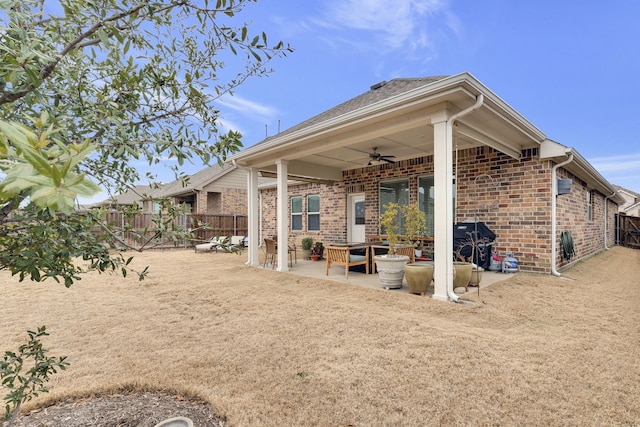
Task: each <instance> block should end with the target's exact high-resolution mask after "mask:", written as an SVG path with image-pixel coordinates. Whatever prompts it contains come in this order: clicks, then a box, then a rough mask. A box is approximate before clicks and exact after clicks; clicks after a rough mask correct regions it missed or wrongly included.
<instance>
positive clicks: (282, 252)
mask: <svg viewBox="0 0 640 427" xmlns="http://www.w3.org/2000/svg"><path fill="white" fill-rule="evenodd" d="M288 165H289V162H288V161H286V160H282V159H280V160H278V161H277V162H276V166H277V178H276V180H277V183H278V189H277V197H278V201H277V206H276V217H277V221H276V224H277V227H278V229H277V235H278V271H289V263H288V261H287V260H288V256H289V251H288V248H289V245H288V244H287V242H288V241H289V232H288V228H289V227H288V224H289V221H288V219H289V217H288V211H287V201H288V200H287V197H288V192H287V175H288V168H287V166H288Z"/></svg>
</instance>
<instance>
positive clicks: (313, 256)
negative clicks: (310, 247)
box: [311, 254, 320, 261]
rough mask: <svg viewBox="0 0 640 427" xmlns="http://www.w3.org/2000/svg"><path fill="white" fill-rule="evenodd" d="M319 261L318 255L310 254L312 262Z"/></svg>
mask: <svg viewBox="0 0 640 427" xmlns="http://www.w3.org/2000/svg"><path fill="white" fill-rule="evenodd" d="M319 259H320V255H317V254H312V255H311V260H312V261H318V260H319Z"/></svg>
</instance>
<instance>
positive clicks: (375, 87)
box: [371, 80, 387, 90]
mask: <svg viewBox="0 0 640 427" xmlns="http://www.w3.org/2000/svg"><path fill="white" fill-rule="evenodd" d="M386 84H387V81H386V80H383V81H381V82H380V83H376V84H374V85H373V86H371V90H376V89H380V88H381V87H382V86H384V85H386Z"/></svg>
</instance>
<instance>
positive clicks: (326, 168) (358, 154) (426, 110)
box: [233, 73, 545, 180]
mask: <svg viewBox="0 0 640 427" xmlns="http://www.w3.org/2000/svg"><path fill="white" fill-rule="evenodd" d="M371 90H372V91H374V90H379V89H374V88H372V89H371ZM479 94H483V95H484V98H485V101H484V103H483V105H482V107H481V108H480V109H478V110H476V111H474V112H473V113H471V114H469V115H467V116H465V117H464V118H463V119H461V120H458V121H457V122H456V124H455V125H454V128H453V143H454V147H457V148H458V149H460V150H463V149H467V148H472V147H478V146H482V145H487V146H491V147H493V148H495V149H497V150H499V151H501V152H503V153H505V154H507V155H510V156H512V157H515V158H518V157H519V156H520V153H521V151H522V150H523V149H525V148H531V147H536V146H538V145H539V144H540V142H541V141H543V140H544V139H545V136H544V134H542V132H540V131H539V130H538V129H537V128H535V127H534V126H533V125H532V124H530V123H529V122H528V121H527V120H526V119H525V118H524V117H522V116H521V115H520V114H519V113H517V112H516V111H515V110H514V109H513V108H511V107H510V106H509V105H508V104H506V103H505V102H504V101H502V100H501V99H500V98H499V97H498V96H496V95H495V94H493V93H492V92H491V91H490V90H489V89H488V88H486V87H485V86H484V85H482V84H481V83H480V82H479V81H478V80H476V79H475V78H474V77H473V76H471V75H470V74H469V73H463V74H459V75H456V76H452V77H445V78H441V79H439V80H436V81H434V82H430V83H429V84H426V85H424V86H421V87H418V88H415V89H412V90H410V91H408V92H405V93H400V94H397V95H394V96H391V97H389V98H386V99H382V100H380V101H378V102H374V103H372V104H370V105H366V106H364V107H361V108H357V109H354V110H351V111H348V112H345V113H344V114H340V115H337V116H335V117H331V118H328V119H327V120H323V121H319V122H317V123H311V124H309V125H308V126H305V125H304V123H303V124H301V126H297V127H294V128H292V129H289V130H286V131H284V132H282V133H281V134H278V135H276V136H273V137H270V138H268V139H266V140H265V141H263V142H261V143H259V144H256V145H255V146H253V147H250V148H248V149H246V150H244V151H243V152H241V153H239V154H237V155H236V156H234V157H233V160H235V162H237V164H239V165H241V166H246V167H253V168H257V169H259V170H261V171H268V172H272V173H273V172H275V171H276V162H277V161H279V160H285V161H288V162H289V164H288V173H289V175H290V176H291V177H308V178H319V179H330V180H340V179H341V177H342V171H344V170H348V169H355V168H360V167H366V166H367V165H368V164H369V162H370V161H371V160H372V159H371V158H370V157H369V153H371V152H373V148H374V147H376V148H377V152H378V153H379V154H381V155H392V156H395V157H394V158H393V159H392V160H394V161H400V160H405V159H410V158H416V157H422V156H427V155H431V154H433V152H434V132H433V123H436V122H440V121H443V120H446V119H447V118H448V117H449V116H451V115H452V114H455V113H457V112H458V111H461V110H463V109H465V108H467V107H469V106H471V105H473V104H474V102H475V101H476V98H477V96H478V95H479ZM365 95H367V94H365ZM376 163H377V162H375V161H372V164H376Z"/></svg>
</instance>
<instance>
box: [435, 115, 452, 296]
mask: <svg viewBox="0 0 640 427" xmlns="http://www.w3.org/2000/svg"><path fill="white" fill-rule="evenodd" d="M451 133H452V132H451V131H450V129H447V122H446V120H445V121H440V122H437V123H434V124H433V144H434V151H433V163H434V164H433V168H434V169H433V174H434V187H435V189H434V205H435V208H434V221H433V222H434V233H433V234H434V236H433V237H434V238H433V249H434V256H435V259H434V274H433V277H434V292H433V298H434V299H437V300H441V301H448V300H449V296H448V289H452V288H453V187H452V182H453V138H452V135H451Z"/></svg>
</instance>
